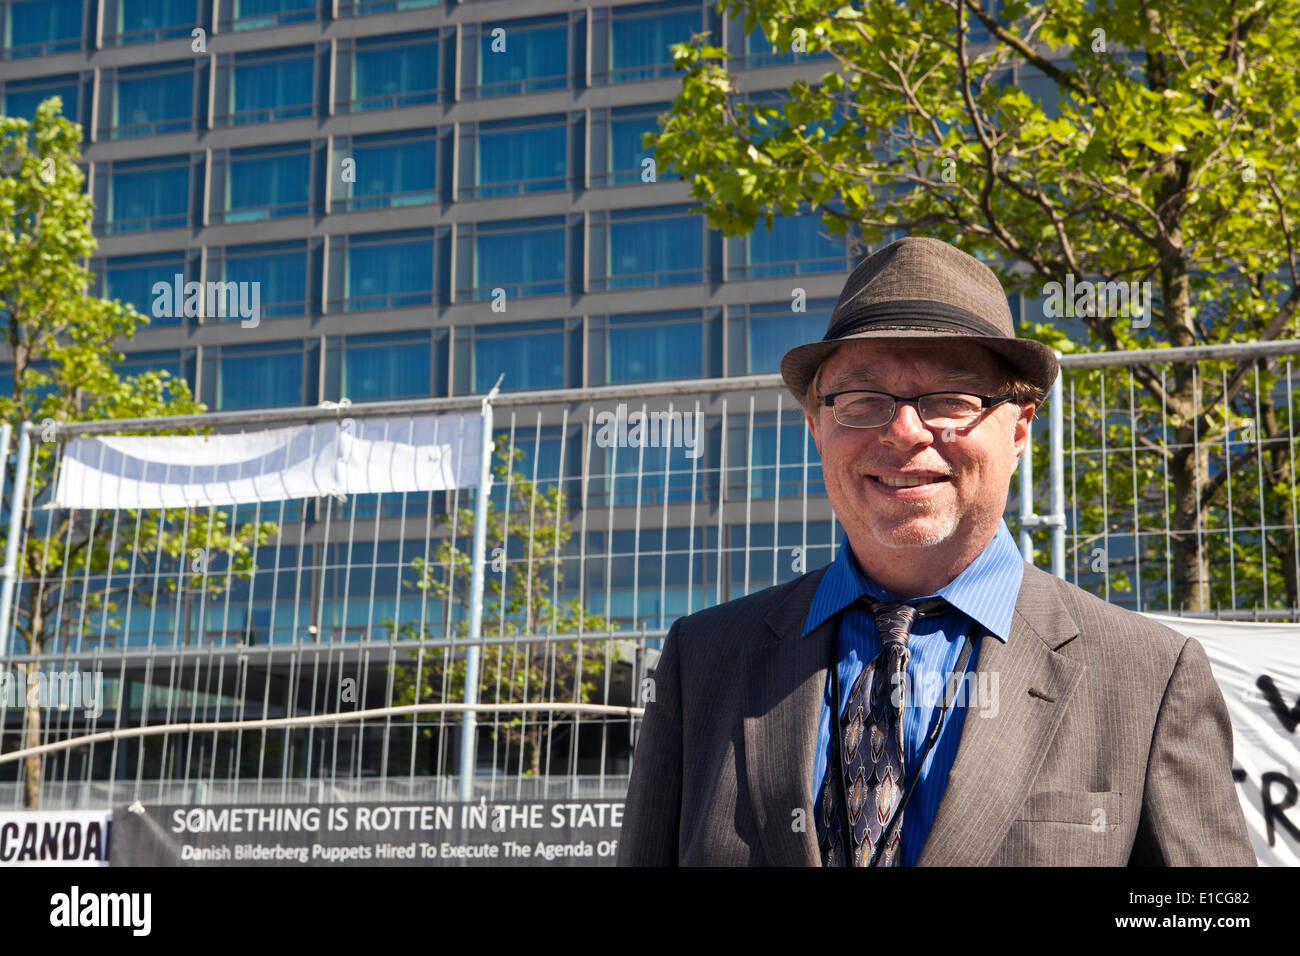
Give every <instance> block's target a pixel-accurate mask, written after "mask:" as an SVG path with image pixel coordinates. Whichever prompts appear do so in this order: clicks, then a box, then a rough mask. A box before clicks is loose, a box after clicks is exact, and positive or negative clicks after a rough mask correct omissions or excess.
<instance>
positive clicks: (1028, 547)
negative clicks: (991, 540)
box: [1016, 418, 1038, 564]
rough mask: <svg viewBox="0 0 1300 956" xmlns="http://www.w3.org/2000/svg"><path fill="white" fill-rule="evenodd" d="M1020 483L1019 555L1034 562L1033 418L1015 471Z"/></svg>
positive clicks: (1036, 521) (1035, 524) (1036, 518)
mask: <svg viewBox="0 0 1300 956" xmlns="http://www.w3.org/2000/svg"><path fill="white" fill-rule="evenodd" d="M1016 477H1017V478H1018V480H1019V485H1020V556H1021V557H1022V558H1024V559H1025V560H1026V561H1028V562H1029V563H1030V564H1033V563H1034V538H1033V534H1032V532H1033V529H1034V528H1036V527H1038V516H1037V515H1036V514H1034V420H1033V419H1032V418H1031V419H1030V420H1029V437H1028V438H1027V439H1026V440H1025V450H1024V451H1022V452H1021V453H1020V467H1019V469H1018V470H1017V471H1016Z"/></svg>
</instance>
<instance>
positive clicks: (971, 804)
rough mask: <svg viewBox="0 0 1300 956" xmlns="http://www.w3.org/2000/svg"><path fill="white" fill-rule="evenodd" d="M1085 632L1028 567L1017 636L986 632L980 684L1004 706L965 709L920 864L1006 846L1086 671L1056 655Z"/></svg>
mask: <svg viewBox="0 0 1300 956" xmlns="http://www.w3.org/2000/svg"><path fill="white" fill-rule="evenodd" d="M1078 632H1079V631H1078V627H1077V626H1075V624H1074V621H1073V620H1072V619H1071V617H1070V615H1069V613H1068V611H1067V610H1066V608H1065V606H1064V605H1063V604H1062V603H1061V600H1060V598H1059V597H1058V596H1057V594H1056V591H1055V585H1054V584H1053V583H1052V579H1051V576H1050V575H1049V574H1047V573H1046V572H1044V571H1041V570H1038V569H1036V568H1034V567H1033V566H1032V565H1029V564H1026V566H1025V576H1024V579H1023V581H1022V582H1021V586H1020V594H1019V597H1018V599H1017V601H1016V609H1015V613H1014V615H1013V616H1012V622H1011V636H1010V639H1009V640H1008V641H1007V643H1006V644H1003V643H1002V642H1001V641H999V640H997V639H996V638H994V637H989V636H987V635H986V636H985V637H982V638H981V639H980V640H981V644H980V648H979V658H978V660H977V662H976V666H977V675H978V678H977V679H978V681H979V683H978V684H977V685H976V686H977V687H978V688H980V690H981V692H983V690H984V689H985V688H988V689H989V690H990V691H991V692H992V699H993V701H994V702H996V705H997V706H996V709H995V708H994V707H993V706H991V705H986V704H985V703H984V702H983V701H980V702H978V706H975V707H971V708H969V709H968V710H967V712H966V717H965V723H964V725H963V727H962V735H961V742H960V744H959V745H958V748H957V755H956V758H955V760H954V762H953V766H952V770H951V771H950V772H949V774H948V785H947V788H946V789H945V791H944V796H943V799H942V801H940V803H939V810H938V813H937V814H936V816H935V818H934V824H933V825H932V826H931V828H930V833H929V836H928V837H927V839H926V843H925V847H924V849H923V850H922V851H921V856H920V859H919V860H918V861H917V865H918V866H980V865H982V864H983V863H985V861H987V860H988V858H989V857H990V856H991V855H992V854H993V853H994V852H995V851H996V850H997V848H998V846H999V845H1001V843H1002V840H1003V839H1004V838H1005V836H1006V833H1007V831H1008V830H1009V829H1010V827H1011V823H1012V821H1014V819H1015V816H1016V814H1017V813H1018V812H1019V810H1020V808H1021V807H1022V806H1023V805H1024V802H1025V799H1026V797H1027V796H1028V795H1029V788H1030V787H1031V786H1032V785H1033V782H1034V778H1035V776H1036V775H1037V773H1038V769H1039V767H1041V766H1042V762H1043V758H1044V757H1045V756H1046V755H1047V751H1048V748H1049V747H1050V745H1051V743H1052V738H1053V737H1054V736H1055V734H1056V730H1057V728H1058V727H1059V726H1060V723H1061V719H1062V717H1063V716H1064V715H1065V710H1066V707H1067V706H1068V704H1069V702H1070V697H1071V695H1072V694H1073V693H1074V691H1075V688H1076V687H1077V686H1078V683H1079V680H1080V678H1081V677H1082V676H1083V671H1084V666H1083V665H1082V664H1077V663H1074V662H1072V661H1069V660H1067V659H1066V658H1064V657H1062V656H1061V655H1060V654H1058V653H1057V649H1058V648H1059V647H1061V645H1063V644H1065V643H1067V642H1068V641H1069V640H1070V639H1071V638H1073V637H1074V636H1075V635H1077V634H1078ZM828 653H829V650H828ZM994 679H996V680H997V684H996V685H994V684H993V683H992V681H993V680H994ZM986 706H987V710H986V713H987V714H988V716H984V715H982V713H981V710H982V709H983V708H985V707H986Z"/></svg>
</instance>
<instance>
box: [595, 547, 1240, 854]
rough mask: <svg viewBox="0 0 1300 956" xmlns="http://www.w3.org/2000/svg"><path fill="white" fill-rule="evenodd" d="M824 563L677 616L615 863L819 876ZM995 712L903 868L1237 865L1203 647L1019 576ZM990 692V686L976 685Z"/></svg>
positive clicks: (987, 647)
mask: <svg viewBox="0 0 1300 956" xmlns="http://www.w3.org/2000/svg"><path fill="white" fill-rule="evenodd" d="M825 572H826V568H819V569H818V570H816V571H812V572H810V573H808V574H805V575H803V576H802V577H799V578H797V579H795V580H794V581H790V582H787V583H785V584H781V585H777V586H776V587H772V588H768V589H767V590H764V591H760V592H758V593H757V594H752V595H749V596H747V597H743V598H739V599H737V600H734V601H730V602H728V603H726V604H722V605H718V606H717V607H713V608H709V609H707V610H704V611H700V612H698V613H696V614H691V615H689V616H688V617H684V618H681V619H679V620H678V621H677V622H676V623H675V624H674V625H673V626H672V629H671V630H670V631H669V633H668V637H667V639H666V640H665V642H664V646H663V652H662V654H661V656H660V658H659V663H658V666H657V669H656V671H655V674H654V677H653V681H652V683H651V685H650V689H651V690H652V691H653V694H652V699H650V700H649V701H648V702H647V706H646V715H645V719H644V722H643V724H642V727H641V734H640V737H639V739H638V741H637V746H636V755H635V760H634V764H633V769H632V779H631V783H630V785H629V790H628V797H627V805H626V808H625V812H624V817H623V828H622V834H621V836H620V840H619V848H618V863H619V864H620V865H659V866H670V865H675V864H681V865H706V866H708V865H712V866H719V865H721V866H740V865H779V866H819V865H820V862H821V858H820V854H819V853H818V849H817V835H816V826H815V824H814V821H813V816H812V806H811V804H812V795H811V790H812V774H813V761H814V757H815V750H816V741H817V722H818V718H819V716H820V708H821V706H822V694H823V690H824V688H825V685H826V672H827V661H828V659H829V657H830V651H831V642H832V641H833V640H834V639H835V636H836V623H835V622H837V621H838V616H836V617H833V618H832V619H831V620H830V621H829V622H827V624H825V625H823V626H821V627H819V628H817V629H816V630H815V631H813V632H812V633H811V634H809V635H808V636H806V637H804V636H802V631H803V626H804V622H805V621H806V619H807V616H808V609H809V606H810V605H811V604H812V599H813V594H814V593H815V592H816V590H817V585H818V584H819V583H820V581H821V578H822V575H823V574H825ZM981 640H982V644H981V646H980V647H979V656H978V660H977V667H978V671H979V672H981V673H980V677H981V679H985V680H987V679H988V678H984V677H983V675H984V674H985V673H987V674H989V675H990V676H991V675H993V674H996V675H997V681H998V684H997V690H998V699H997V708H996V716H993V714H994V709H993V708H987V710H981V709H980V708H976V707H972V708H970V709H969V710H968V711H967V714H966V718H965V722H964V726H963V728H962V736H961V742H960V744H959V746H958V750H957V754H956V758H955V760H954V763H953V767H952V770H951V773H950V774H949V777H948V785H947V789H946V790H945V792H944V796H943V800H942V802H941V803H940V805H939V810H938V814H937V816H936V817H935V820H934V825H933V826H932V828H931V830H930V833H929V836H928V838H927V840H926V844H925V847H924V849H923V850H922V853H921V857H920V860H919V865H921V866H985V865H992V866H1005V865H1028V866H1042V865H1053V864H1065V865H1085V866H1123V865H1126V864H1128V865H1144V864H1145V865H1169V866H1205V865H1215V866H1222V865H1228V866H1254V865H1255V854H1254V851H1253V850H1252V849H1251V845H1250V839H1249V837H1248V836H1247V832H1246V820H1245V816H1244V815H1243V814H1242V810H1241V804H1240V803H1239V801H1238V797H1237V794H1236V788H1235V784H1234V783H1233V780H1232V731H1231V725H1230V723H1229V720H1228V711H1227V707H1226V706H1225V704H1224V701H1223V696H1222V694H1221V693H1220V692H1219V689H1218V686H1217V685H1216V684H1215V682H1214V679H1213V677H1212V675H1211V673H1210V664H1209V660H1208V658H1207V657H1206V655H1205V650H1204V648H1202V647H1201V645H1200V643H1199V642H1198V641H1196V640H1194V639H1189V638H1186V637H1183V636H1182V635H1180V634H1178V633H1176V632H1175V631H1173V630H1171V629H1169V628H1167V627H1164V626H1163V625H1161V624H1157V623H1155V622H1154V621H1151V620H1150V619H1148V618H1145V617H1143V616H1142V615H1140V614H1135V613H1133V612H1132V611H1127V610H1124V609H1122V608H1119V607H1115V606H1114V605H1112V604H1108V603H1107V602H1105V601H1102V600H1100V599H1099V598H1096V597H1094V596H1093V595H1091V594H1088V593H1087V592H1086V591H1083V590H1081V589H1080V588H1077V587H1075V586H1074V585H1072V584H1069V583H1068V582H1066V581H1063V580H1061V579H1060V578H1057V577H1055V576H1053V575H1051V574H1048V573H1047V572H1045V571H1042V570H1039V569H1037V568H1035V567H1034V566H1033V565H1031V564H1028V563H1026V565H1025V574H1024V579H1023V581H1022V583H1021V588H1020V594H1019V596H1018V598H1017V601H1016V607H1015V612H1014V614H1013V615H1012V624H1011V636H1010V638H1009V640H1008V641H1007V643H1006V644H1003V643H1002V642H1001V641H998V640H993V639H988V638H983V639H981ZM976 686H979V687H991V686H992V685H991V683H989V684H977V685H976Z"/></svg>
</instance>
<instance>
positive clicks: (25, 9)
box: [5, 0, 82, 58]
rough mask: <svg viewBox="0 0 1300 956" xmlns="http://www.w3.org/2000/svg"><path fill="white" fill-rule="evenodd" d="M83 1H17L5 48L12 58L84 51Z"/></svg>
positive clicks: (10, 21) (10, 19)
mask: <svg viewBox="0 0 1300 956" xmlns="http://www.w3.org/2000/svg"><path fill="white" fill-rule="evenodd" d="M81 7H82V0H14V3H13V5H12V6H11V7H10V8H9V35H8V37H7V38H6V39H7V41H8V42H7V43H6V44H5V46H6V48H7V49H8V51H9V55H10V56H11V57H14V58H17V57H25V56H41V55H43V54H46V53H66V52H68V51H70V50H80V49H81V13H82V9H81Z"/></svg>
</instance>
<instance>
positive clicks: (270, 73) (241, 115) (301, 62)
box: [230, 53, 312, 124]
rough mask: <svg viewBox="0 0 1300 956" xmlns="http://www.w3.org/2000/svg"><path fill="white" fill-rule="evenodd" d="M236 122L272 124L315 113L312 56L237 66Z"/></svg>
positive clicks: (234, 73) (233, 79)
mask: <svg viewBox="0 0 1300 956" xmlns="http://www.w3.org/2000/svg"><path fill="white" fill-rule="evenodd" d="M230 82H231V84H232V85H233V87H234V91H233V95H232V96H231V102H232V103H233V104H234V116H233V117H232V119H233V121H234V122H235V123H236V124H242V123H269V122H272V121H274V120H282V119H290V118H292V117H295V116H310V115H311V113H312V55H311V54H310V53H308V54H306V55H305V56H298V57H294V58H293V59H287V60H270V61H261V62H246V63H236V64H235V67H234V70H233V71H232V72H231V78H230Z"/></svg>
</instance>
